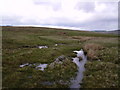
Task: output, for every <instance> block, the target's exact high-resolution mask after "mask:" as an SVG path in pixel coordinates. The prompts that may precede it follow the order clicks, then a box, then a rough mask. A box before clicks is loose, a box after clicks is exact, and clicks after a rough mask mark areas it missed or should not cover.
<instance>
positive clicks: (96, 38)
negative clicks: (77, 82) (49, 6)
mask: <svg viewBox="0 0 120 90" xmlns="http://www.w3.org/2000/svg"><path fill="white" fill-rule="evenodd" d="M2 35H3V36H2V57H3V58H2V66H3V67H2V69H3V70H2V74H3V77H2V79H3V81H2V83H3V84H2V85H3V88H66V87H69V84H70V82H69V80H70V79H71V78H72V77H75V75H76V72H77V67H76V65H75V64H74V63H73V62H72V60H71V59H72V58H73V57H75V56H76V55H75V54H74V53H73V51H74V50H80V49H81V48H84V49H86V52H88V57H91V59H93V57H94V55H95V56H96V57H97V59H94V60H91V61H89V62H88V63H87V64H86V71H85V75H84V76H85V77H84V79H83V85H82V87H84V88H89V87H91V88H95V87H100V88H103V87H118V86H117V84H118V80H117V79H118V75H117V70H118V64H119V63H120V62H119V61H118V59H117V58H116V57H117V56H118V52H117V45H118V40H117V35H112V34H100V33H93V32H86V31H72V30H62V29H53V28H38V27H36V28H35V27H34V28H33V27H3V30H2ZM55 44H58V46H55ZM39 45H47V46H48V48H45V49H38V48H37V46H39ZM26 46H27V47H26ZM102 47H104V49H101V48H102ZM90 50H92V51H90ZM91 53H92V54H93V55H89V54H91ZM61 55H65V56H66V57H67V58H68V60H66V61H65V62H63V64H60V65H59V64H58V65H56V66H55V68H54V69H51V68H49V67H47V68H46V69H45V71H44V72H42V71H40V70H36V69H34V67H28V66H26V67H23V68H20V67H19V66H20V65H21V64H24V63H32V64H34V63H37V64H40V63H43V64H44V63H47V64H48V65H49V64H50V63H52V62H54V60H55V59H56V58H57V57H59V56H61ZM98 59H99V60H101V61H96V60H98ZM90 75H93V76H92V77H91V76H90ZM101 77H104V78H103V79H104V80H103V79H102V78H101ZM96 78H97V79H96ZM44 82H50V83H52V85H44V84H42V83H44ZM103 82H104V83H103Z"/></svg>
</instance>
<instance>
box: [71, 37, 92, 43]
mask: <svg viewBox="0 0 120 90" xmlns="http://www.w3.org/2000/svg"><path fill="white" fill-rule="evenodd" d="M72 38H73V39H78V40H80V41H82V42H84V41H88V40H91V39H94V37H82V36H73V37H72Z"/></svg>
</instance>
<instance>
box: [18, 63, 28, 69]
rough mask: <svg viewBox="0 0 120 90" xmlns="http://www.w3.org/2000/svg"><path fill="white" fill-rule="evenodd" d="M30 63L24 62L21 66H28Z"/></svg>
mask: <svg viewBox="0 0 120 90" xmlns="http://www.w3.org/2000/svg"><path fill="white" fill-rule="evenodd" d="M28 65H29V63H26V64H22V65H20V67H21V68H22V67H24V66H28Z"/></svg>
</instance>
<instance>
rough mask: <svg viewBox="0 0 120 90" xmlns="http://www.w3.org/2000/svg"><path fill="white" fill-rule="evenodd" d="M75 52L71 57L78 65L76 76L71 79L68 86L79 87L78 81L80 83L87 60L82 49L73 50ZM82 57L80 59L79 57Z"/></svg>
mask: <svg viewBox="0 0 120 90" xmlns="http://www.w3.org/2000/svg"><path fill="white" fill-rule="evenodd" d="M73 52H75V53H77V57H75V58H73V62H74V63H75V64H76V65H77V67H78V72H77V76H76V77H75V78H74V79H73V80H71V85H70V88H80V83H82V79H83V72H84V71H85V67H84V65H85V63H86V62H87V57H86V56H85V55H84V51H83V50H82V49H81V50H80V51H73ZM80 57H81V58H82V60H81V61H80V60H79V58H80Z"/></svg>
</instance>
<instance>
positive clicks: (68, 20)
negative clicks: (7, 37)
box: [0, 0, 118, 31]
mask: <svg viewBox="0 0 120 90" xmlns="http://www.w3.org/2000/svg"><path fill="white" fill-rule="evenodd" d="M0 7H1V8H0V17H2V18H1V19H0V26H3V25H4V26H6V25H9V26H45V27H56V28H70V29H77V30H90V31H92V30H107V31H109V30H116V29H118V2H117V1H116V0H112V1H111V0H109V2H108V1H105V0H104V1H103V0H101V1H98V0H92V1H91V2H90V0H89V1H83V0H2V1H0Z"/></svg>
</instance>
